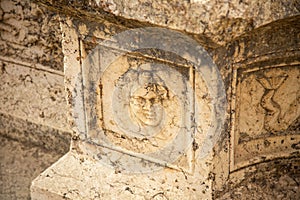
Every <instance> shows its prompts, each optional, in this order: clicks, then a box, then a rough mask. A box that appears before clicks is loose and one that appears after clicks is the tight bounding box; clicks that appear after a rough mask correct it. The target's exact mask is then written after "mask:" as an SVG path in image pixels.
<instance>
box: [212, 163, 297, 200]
mask: <svg viewBox="0 0 300 200" xmlns="http://www.w3.org/2000/svg"><path fill="white" fill-rule="evenodd" d="M299 163H300V160H299V158H291V159H280V160H275V161H270V162H267V163H261V164H258V165H255V166H251V167H250V168H249V170H248V171H247V172H246V173H236V174H234V175H233V177H232V180H231V181H232V182H230V184H228V185H227V186H226V189H225V190H224V191H222V192H221V193H217V194H216V195H215V198H216V199H220V200H221V199H222V200H223V199H224V200H225V199H299V198H300V190H299V188H300V186H299V181H300V173H299V168H300V164H299Z"/></svg>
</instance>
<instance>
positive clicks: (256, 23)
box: [37, 0, 300, 47]
mask: <svg viewBox="0 0 300 200" xmlns="http://www.w3.org/2000/svg"><path fill="white" fill-rule="evenodd" d="M37 2H40V3H42V4H44V5H47V6H49V5H50V6H51V7H52V8H54V9H56V10H59V11H60V12H62V13H64V12H65V10H68V12H69V14H71V13H73V15H76V16H84V15H85V16H91V15H93V16H94V17H98V18H100V19H101V18H102V19H107V20H109V21H111V22H113V23H117V24H122V25H123V24H124V25H125V26H128V27H132V25H133V24H134V25H135V26H139V27H141V26H143V25H144V26H145V25H147V26H149V25H151V26H152V25H158V26H162V27H168V28H172V29H176V30H180V31H185V32H187V33H189V34H191V35H195V38H198V39H199V41H200V42H201V43H202V44H203V45H205V46H210V47H217V46H219V45H224V44H226V43H227V42H229V41H231V40H232V39H233V38H235V37H238V36H240V35H241V34H243V33H246V32H249V31H251V30H253V29H255V28H257V27H260V26H262V25H265V24H267V23H269V22H272V21H275V20H278V19H283V18H287V17H289V16H295V15H298V14H299V10H300V4H299V1H297V0H292V1H281V0H276V1H274V0H268V1H264V2H261V1H259V0H246V1H239V0H235V1H222V0H210V1H197V2H196V1H194V2H191V1H187V0H185V1H166V0H159V1H147V0H138V1H137V0H121V1H114V0H104V1H98V0H88V1H68V0H64V1H60V2H59V3H57V2H53V1H47V0H37ZM124 19H128V20H127V21H126V20H124ZM130 20H131V22H130Z"/></svg>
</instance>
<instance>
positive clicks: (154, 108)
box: [130, 84, 165, 127]
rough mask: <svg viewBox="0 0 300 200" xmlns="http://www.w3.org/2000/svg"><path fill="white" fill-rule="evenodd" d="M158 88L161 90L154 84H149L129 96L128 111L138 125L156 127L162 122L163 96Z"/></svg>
mask: <svg viewBox="0 0 300 200" xmlns="http://www.w3.org/2000/svg"><path fill="white" fill-rule="evenodd" d="M159 87H160V88H162V87H161V86H159V85H156V84H149V85H148V86H146V87H143V88H139V89H137V90H136V91H135V92H134V93H133V95H132V96H131V99H130V110H131V113H132V115H133V117H135V118H136V119H137V120H138V122H139V124H142V125H146V126H153V127H156V126H158V125H160V123H161V122H162V119H163V114H164V112H163V111H164V108H163V106H162V101H163V99H164V95H163V94H162V90H159ZM163 89H164V88H163ZM164 90H165V89H164Z"/></svg>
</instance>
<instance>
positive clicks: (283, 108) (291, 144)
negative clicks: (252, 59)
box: [231, 62, 300, 170]
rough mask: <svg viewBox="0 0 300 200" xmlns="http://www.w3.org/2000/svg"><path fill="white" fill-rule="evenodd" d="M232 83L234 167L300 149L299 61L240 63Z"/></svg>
mask: <svg viewBox="0 0 300 200" xmlns="http://www.w3.org/2000/svg"><path fill="white" fill-rule="evenodd" d="M237 77H238V78H237ZM233 83H234V85H233V88H235V87H236V91H235V92H234V94H235V96H236V101H235V102H234V104H235V105H236V106H235V108H236V110H234V111H233V112H234V116H235V117H234V119H235V121H234V122H235V123H234V129H233V132H234V133H233V137H232V141H231V142H232V144H234V145H233V150H232V155H231V156H232V157H231V161H232V162H231V170H235V169H238V168H241V167H243V166H247V165H251V164H255V163H257V162H261V161H266V160H269V159H274V158H277V157H288V156H291V155H293V153H297V152H298V153H299V148H300V147H299V140H300V137H299V136H300V135H299V131H297V130H298V129H297V128H296V127H297V126H299V116H300V104H299V103H300V66H299V64H297V63H295V62H294V63H292V64H270V66H269V65H267V66H266V65H264V66H259V65H258V66H257V67H255V64H253V65H250V67H249V66H248V67H247V68H243V67H240V68H239V69H237V70H236V77H235V81H234V82H233Z"/></svg>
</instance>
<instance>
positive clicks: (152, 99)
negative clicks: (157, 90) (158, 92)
mask: <svg viewBox="0 0 300 200" xmlns="http://www.w3.org/2000/svg"><path fill="white" fill-rule="evenodd" d="M149 101H150V104H151V105H153V104H157V103H159V102H160V99H159V98H151V99H149Z"/></svg>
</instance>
